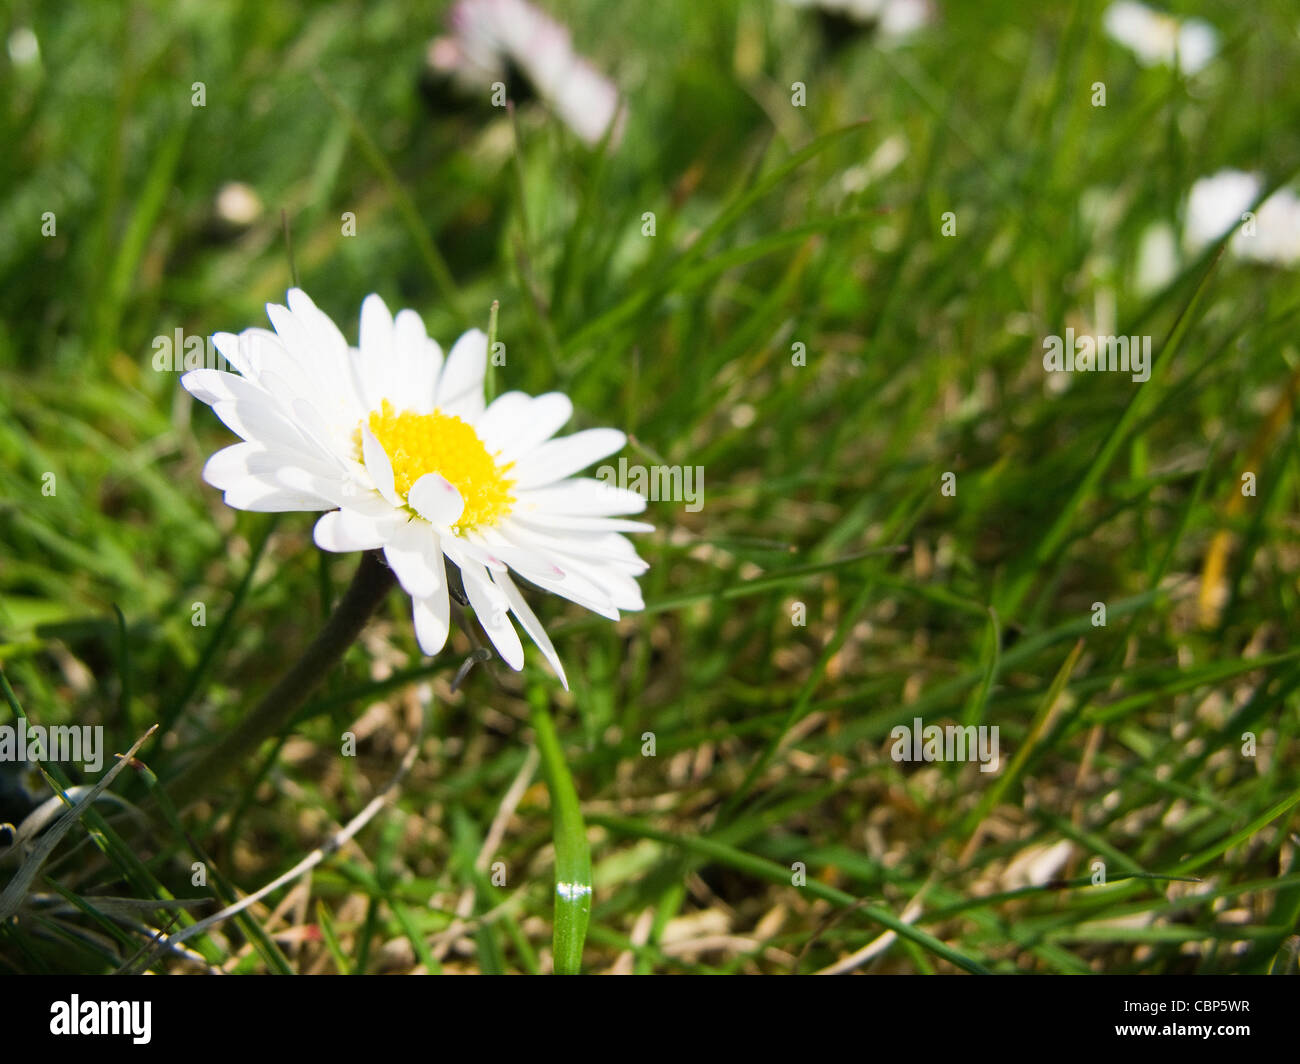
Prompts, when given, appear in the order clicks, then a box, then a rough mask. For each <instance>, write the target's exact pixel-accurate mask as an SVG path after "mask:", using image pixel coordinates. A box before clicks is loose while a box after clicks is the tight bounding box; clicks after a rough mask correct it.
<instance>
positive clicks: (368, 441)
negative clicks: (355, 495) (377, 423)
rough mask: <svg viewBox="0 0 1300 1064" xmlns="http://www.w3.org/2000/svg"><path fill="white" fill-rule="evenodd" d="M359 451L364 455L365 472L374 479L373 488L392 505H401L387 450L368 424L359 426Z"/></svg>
mask: <svg viewBox="0 0 1300 1064" xmlns="http://www.w3.org/2000/svg"><path fill="white" fill-rule="evenodd" d="M361 453H362V454H363V455H364V456H365V459H366V472H367V473H369V474H370V479H371V480H373V481H374V483H375V490H376V491H377V492H379V494H380V495H382V496H383V497H384V498H385V499H387V500H388V502H389V503H391V504H392V505H393V506H401V505H402V500H401V498H400V497H399V496H398V494H397V487H396V485H395V482H394V480H393V463H392V462H390V461H389V460H388V452H387V451H385V450H384V445H383V444H382V443H380V442H379V438H378V437H377V436H376V435H375V434H374V433H373V432H372V431H371V430H370V426H369V425H362V426H361Z"/></svg>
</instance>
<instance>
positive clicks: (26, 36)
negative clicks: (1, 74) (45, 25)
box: [8, 26, 41, 67]
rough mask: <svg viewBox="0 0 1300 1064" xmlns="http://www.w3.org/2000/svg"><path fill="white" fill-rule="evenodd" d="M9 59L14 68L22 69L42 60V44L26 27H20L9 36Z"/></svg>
mask: <svg viewBox="0 0 1300 1064" xmlns="http://www.w3.org/2000/svg"><path fill="white" fill-rule="evenodd" d="M8 46H9V59H10V61H11V62H12V63H13V65H14V66H17V67H22V66H28V65H30V64H32V63H35V62H36V61H37V60H39V59H40V58H41V42H40V41H39V40H37V38H36V34H35V33H33V32H32V31H31V30H30V29H29V28H28V27H26V26H19V27H18V28H17V29H16V30H14V31H13V32H12V33H11V34H9V41H8Z"/></svg>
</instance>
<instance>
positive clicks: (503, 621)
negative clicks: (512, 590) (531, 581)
mask: <svg viewBox="0 0 1300 1064" xmlns="http://www.w3.org/2000/svg"><path fill="white" fill-rule="evenodd" d="M460 575H461V580H462V582H463V583H464V585H465V594H466V595H468V596H469V604H470V605H471V606H472V607H473V608H474V616H475V617H476V618H477V619H478V623H479V624H481V625H482V626H483V630H484V631H485V632H487V634H488V638H489V639H491V640H492V645H493V646H494V647H496V648H497V652H498V653H499V654H500V655H501V659H502V660H503V661H504V662H505V663H506V664H507V665H509V666H510V667H511V668H512V669H514V670H515V672H518V671H519V670H520V669H522V668H523V667H524V646H523V644H522V643H520V642H519V633H518V632H516V631H515V626H514V625H513V624H511V623H510V617H509V612H510V600H509V598H507V596H506V595H505V594H504V593H503V592H502V590H501V589H500V588H499V587H497V586H496V585H495V584H494V583H492V581H491V580H490V579H489V577H488V571H487V570H486V569H484V568H482V567H481V566H476V565H469V566H463V567H462V568H461V571H460Z"/></svg>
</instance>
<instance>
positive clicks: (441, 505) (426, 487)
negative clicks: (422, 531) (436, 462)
mask: <svg viewBox="0 0 1300 1064" xmlns="http://www.w3.org/2000/svg"><path fill="white" fill-rule="evenodd" d="M406 501H407V503H409V504H410V506H411V508H412V509H414V510H415V512H416V513H418V514H419V515H420V516H421V517H423V518H424V519H425V520H426V521H428V522H429V523H430V524H433V525H437V526H438V527H439V528H447V527H449V526H450V525H454V524H455V523H456V522H457V521H459V520H460V515H461V514H463V513H464V512H465V500H464V499H463V498H461V494H460V492H459V491H457V490H456V486H455V485H454V484H452V483H451V481H449V480H448V479H447V478H446V477H444V476H442V474H440V473H425V474H424V476H422V477H421V478H420V479H419V480H417V481H416V482H415V483H414V484H412V485H411V490H410V491H409V492H407V494H406Z"/></svg>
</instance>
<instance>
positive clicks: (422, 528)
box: [384, 521, 442, 598]
mask: <svg viewBox="0 0 1300 1064" xmlns="http://www.w3.org/2000/svg"><path fill="white" fill-rule="evenodd" d="M437 548H438V537H437V535H436V534H435V533H434V531H433V529H432V528H430V527H429V526H428V525H426V524H424V523H423V522H421V521H408V522H407V523H406V524H404V525H401V526H400V527H398V529H397V531H396V532H394V533H393V535H392V537H391V538H390V539H389V541H388V542H387V543H386V544H384V557H385V558H387V559H388V564H389V565H390V566H391V567H392V570H393V572H394V573H396V574H397V582H398V583H399V584H401V585H402V590H403V591H405V592H406V593H407V594H408V595H410V596H411V597H412V598H428V597H429V596H430V595H432V594H433V593H434V592H435V591H437V590H438V583H439V581H440V580H441V579H442V574H441V572H440V570H441V568H442V566H441V559H439V564H438V565H437V566H435V565H434V559H435V557H437V554H436V552H437Z"/></svg>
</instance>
